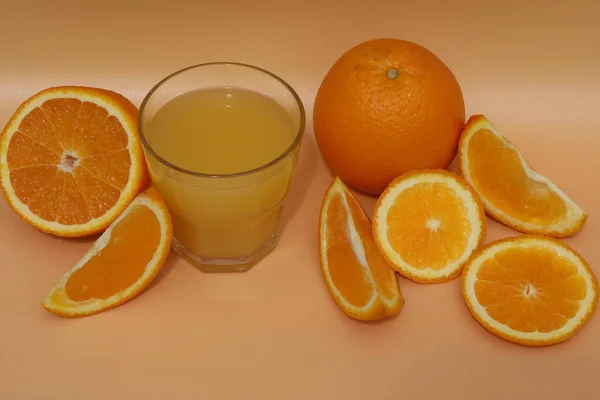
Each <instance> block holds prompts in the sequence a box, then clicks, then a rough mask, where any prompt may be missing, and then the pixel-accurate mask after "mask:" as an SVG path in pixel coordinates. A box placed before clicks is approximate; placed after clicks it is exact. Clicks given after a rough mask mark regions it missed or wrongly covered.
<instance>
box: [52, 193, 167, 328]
mask: <svg viewBox="0 0 600 400" xmlns="http://www.w3.org/2000/svg"><path fill="white" fill-rule="evenodd" d="M171 234H172V227H171V217H170V215H169V212H168V210H167V206H166V205H165V203H164V201H163V199H162V197H161V196H160V194H159V192H158V191H157V190H156V189H155V188H153V187H151V188H150V189H148V190H147V191H146V192H144V193H141V194H140V195H138V196H137V197H136V199H135V200H133V201H132V202H131V203H130V204H129V206H128V207H127V209H126V210H125V211H124V212H123V214H121V216H119V218H118V219H117V220H116V221H115V222H113V223H112V224H111V225H110V226H109V227H108V228H107V229H106V230H105V231H104V233H103V234H102V235H101V236H100V237H99V238H98V240H96V242H95V243H94V245H93V246H92V248H91V249H90V250H89V251H88V252H87V253H86V254H85V255H84V256H83V257H82V258H81V259H80V260H79V262H78V263H77V264H76V265H75V266H74V267H73V268H72V269H71V270H70V271H69V272H67V273H66V274H65V275H64V276H63V277H62V278H61V279H60V281H59V282H58V283H57V284H56V286H55V287H54V288H53V289H52V291H51V292H50V295H48V297H47V298H46V299H45V300H44V302H43V303H42V305H43V306H44V308H46V309H47V310H48V311H50V312H51V313H53V314H56V315H60V316H64V317H82V316H85V315H91V314H96V313H99V312H101V311H104V310H108V309H110V308H113V307H116V306H118V305H119V304H122V303H124V302H126V301H127V300H129V299H131V298H133V297H134V296H135V295H137V294H138V293H139V292H140V291H142V290H143V289H144V288H145V287H146V286H148V284H149V283H150V282H151V281H152V279H154V277H155V276H156V274H157V273H158V272H159V271H160V269H161V267H162V265H163V263H164V261H165V259H166V258H167V255H168V254H169V249H170V246H171Z"/></svg>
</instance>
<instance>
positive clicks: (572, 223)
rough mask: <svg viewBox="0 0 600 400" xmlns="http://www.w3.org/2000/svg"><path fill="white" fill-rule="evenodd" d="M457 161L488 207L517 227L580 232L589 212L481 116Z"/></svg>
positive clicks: (469, 128) (465, 135)
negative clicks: (529, 161) (534, 166)
mask: <svg viewBox="0 0 600 400" xmlns="http://www.w3.org/2000/svg"><path fill="white" fill-rule="evenodd" d="M458 165H459V169H460V173H461V175H462V176H463V177H464V178H465V179H466V180H467V181H468V182H469V183H470V184H471V185H472V186H473V188H474V189H475V191H476V192H477V193H478V194H479V196H481V199H482V202H483V204H484V206H485V210H486V212H487V213H488V214H489V215H490V216H491V217H492V218H494V219H495V220H497V221H499V222H501V223H503V224H505V225H507V226H510V227H511V228H513V229H515V230H517V231H520V232H524V233H534V234H542V235H548V236H554V237H566V236H571V235H574V234H575V233H577V232H579V231H580V230H581V229H582V228H583V226H584V224H585V222H586V220H587V214H586V213H585V212H584V211H583V210H582V209H581V208H580V207H579V206H578V205H577V204H575V202H574V201H573V200H571V199H570V198H569V197H568V196H567V195H566V194H565V193H563V192H562V191H561V190H560V189H559V188H558V187H557V186H556V185H555V184H554V183H553V182H552V181H551V180H550V179H548V178H547V177H545V176H543V175H541V174H540V173H538V172H536V171H534V170H533V169H532V168H531V167H530V166H529V164H527V162H526V161H525V159H524V158H523V155H522V154H521V152H520V151H519V149H518V148H517V147H516V146H515V145H513V144H512V143H510V142H509V141H508V140H507V139H506V138H505V137H504V136H502V135H501V134H500V133H499V132H498V131H497V130H496V129H495V128H494V126H492V124H491V123H490V121H489V120H488V119H487V118H486V117H485V116H483V115H473V116H472V117H471V118H469V120H468V122H467V124H466V126H465V128H464V130H463V132H462V135H461V139H460V143H459V152H458Z"/></svg>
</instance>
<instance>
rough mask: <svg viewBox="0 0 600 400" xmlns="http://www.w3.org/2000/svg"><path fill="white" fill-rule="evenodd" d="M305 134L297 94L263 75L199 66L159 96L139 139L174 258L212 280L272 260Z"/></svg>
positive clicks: (221, 65)
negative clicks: (161, 201)
mask: <svg viewBox="0 0 600 400" xmlns="http://www.w3.org/2000/svg"><path fill="white" fill-rule="evenodd" d="M304 124H305V113H304V107H303V105H302V101H301V100H300V98H299V97H298V95H297V94H296V92H295V91H294V90H293V89H292V88H291V87H290V85H288V84H287V83H286V82H285V81H283V80H282V79H281V78H279V77H277V76H275V75H274V74H272V73H270V72H268V71H265V70H263V69H260V68H257V67H254V66H250V65H246V64H239V63H225V62H218V63H208V64H200V65H195V66H192V67H189V68H185V69H183V70H180V71H178V72H175V73H173V74H171V75H169V76H168V77H166V78H165V79H163V80H162V81H160V82H159V83H158V84H157V85H156V86H154V88H152V90H150V92H149V93H148V95H147V96H146V97H145V99H144V101H143V102H142V105H141V107H140V113H139V131H140V135H141V139H142V143H143V144H144V151H145V155H146V160H147V163H148V169H149V172H150V176H151V178H152V183H153V185H154V186H155V187H157V188H158V190H160V192H161V193H162V194H163V196H164V198H165V201H166V202H167V205H168V207H169V210H170V212H171V215H172V219H173V249H174V250H175V252H176V253H178V254H179V255H181V256H182V257H183V258H185V259H187V260H188V261H189V262H191V263H192V264H194V265H196V266H197V267H198V268H199V269H201V270H202V271H205V272H231V271H245V270H248V269H249V268H251V267H252V266H253V265H255V264H256V263H257V262H258V261H259V260H261V259H262V258H263V257H265V256H266V255H267V254H269V253H270V252H271V251H272V250H273V249H274V248H275V245H276V243H277V238H278V232H279V222H280V219H281V212H282V208H283V204H284V201H285V198H286V196H287V194H288V191H289V187H290V182H291V180H292V177H293V174H294V169H295V167H296V161H297V158H298V152H299V149H300V145H301V142H302V136H303V133H304Z"/></svg>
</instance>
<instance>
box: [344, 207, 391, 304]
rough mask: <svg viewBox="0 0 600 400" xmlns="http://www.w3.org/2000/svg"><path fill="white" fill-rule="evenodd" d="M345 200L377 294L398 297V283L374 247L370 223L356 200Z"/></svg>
mask: <svg viewBox="0 0 600 400" xmlns="http://www.w3.org/2000/svg"><path fill="white" fill-rule="evenodd" d="M346 199H347V200H348V206H349V207H350V213H351V214H352V219H353V220H354V226H355V227H356V230H357V231H358V234H359V236H360V238H361V241H362V245H363V248H364V250H365V256H366V258H367V264H368V265H369V268H370V270H371V275H372V277H373V280H374V281H375V285H376V286H377V292H379V294H381V295H382V296H383V297H384V298H387V299H391V298H394V297H396V296H397V295H398V282H397V280H396V276H395V273H394V271H393V270H392V269H391V268H390V266H389V265H388V264H387V263H386V262H385V261H384V260H383V258H382V257H381V254H380V253H379V250H378V249H377V246H376V245H375V241H374V240H373V230H372V228H371V222H370V221H369V220H368V218H367V216H366V215H365V214H364V212H363V211H362V209H361V208H360V205H359V204H358V203H357V202H356V199H354V198H352V197H350V196H346Z"/></svg>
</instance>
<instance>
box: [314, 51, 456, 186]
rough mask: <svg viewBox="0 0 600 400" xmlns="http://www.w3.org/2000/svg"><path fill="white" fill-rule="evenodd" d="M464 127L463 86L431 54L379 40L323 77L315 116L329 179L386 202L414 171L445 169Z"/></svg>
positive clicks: (345, 57) (345, 56)
mask: <svg viewBox="0 0 600 400" xmlns="http://www.w3.org/2000/svg"><path fill="white" fill-rule="evenodd" d="M464 122H465V105H464V100H463V95H462V92H461V89H460V86H459V84H458V82H457V80H456V78H455V77H454V75H453V73H452V72H451V71H450V69H448V67H447V66H446V65H445V64H444V63H443V62H442V61H441V60H440V59H439V58H437V57H436V56H435V55H434V54H433V53H431V52H430V51H429V50H427V49H425V48H423V47H421V46H419V45H417V44H415V43H412V42H408V41H404V40H398V39H375V40H371V41H367V42H364V43H361V44H359V45H358V46H356V47H354V48H352V49H350V50H348V51H347V52H346V53H345V54H343V55H342V56H341V57H340V58H339V59H338V61H337V62H336V63H335V64H334V65H333V67H332V68H331V69H330V70H329V72H328V73H327V75H326V76H325V78H324V80H323V82H322V83H321V86H320V87H319V90H318V91H317V96H316V98H315V104H314V110H313V127H314V132H315V138H316V141H317V145H318V146H319V149H320V151H321V154H322V155H323V158H324V159H325V161H326V163H327V165H328V167H329V169H330V170H331V172H332V173H334V174H336V175H339V176H340V178H341V179H342V180H343V181H344V182H346V183H347V184H348V185H349V186H351V187H352V188H354V189H355V190H359V191H362V192H366V193H370V194H375V195H378V194H381V192H382V191H383V190H384V189H385V187H386V186H387V185H388V184H389V183H390V182H391V181H392V180H393V179H394V178H396V177H397V176H399V175H401V174H403V173H405V172H407V171H410V170H414V169H424V168H447V167H448V166H449V165H450V163H451V162H452V160H453V159H454V157H455V155H456V152H457V146H458V139H459V136H460V132H461V130H462V128H463V126H464Z"/></svg>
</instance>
